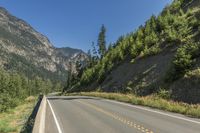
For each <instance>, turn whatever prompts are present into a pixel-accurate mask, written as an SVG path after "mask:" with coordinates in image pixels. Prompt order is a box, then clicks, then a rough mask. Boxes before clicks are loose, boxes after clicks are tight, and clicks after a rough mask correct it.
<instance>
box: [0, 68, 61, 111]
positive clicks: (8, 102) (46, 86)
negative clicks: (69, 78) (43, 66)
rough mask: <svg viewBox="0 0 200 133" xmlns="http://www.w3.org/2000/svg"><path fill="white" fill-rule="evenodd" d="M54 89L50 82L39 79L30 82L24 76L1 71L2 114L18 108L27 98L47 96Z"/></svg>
mask: <svg viewBox="0 0 200 133" xmlns="http://www.w3.org/2000/svg"><path fill="white" fill-rule="evenodd" d="M57 86H58V84H57ZM53 88H54V86H53V84H52V83H51V81H50V80H46V81H45V80H43V79H41V78H39V77H36V78H35V79H32V80H29V79H28V78H26V77H25V76H23V75H20V74H17V73H9V72H6V71H4V70H0V112H3V111H6V110H8V109H9V108H13V107H15V106H17V105H18V104H19V103H20V102H21V101H23V100H24V99H25V98H26V97H27V96H30V95H38V94H40V93H43V94H47V93H49V92H50V91H52V89H53Z"/></svg>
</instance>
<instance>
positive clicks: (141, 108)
mask: <svg viewBox="0 0 200 133" xmlns="http://www.w3.org/2000/svg"><path fill="white" fill-rule="evenodd" d="M104 100H105V101H109V102H113V103H117V104H121V105H126V106H129V107H133V108H137V109H140V110H145V111H149V112H153V113H157V114H161V115H165V116H169V117H172V118H176V119H180V120H184V121H188V122H192V123H196V124H200V122H199V121H194V120H190V119H186V118H182V117H179V116H175V115H171V114H167V113H163V112H159V111H155V110H151V109H147V108H144V107H138V106H136V105H131V104H128V103H122V102H118V101H113V100H107V99H104Z"/></svg>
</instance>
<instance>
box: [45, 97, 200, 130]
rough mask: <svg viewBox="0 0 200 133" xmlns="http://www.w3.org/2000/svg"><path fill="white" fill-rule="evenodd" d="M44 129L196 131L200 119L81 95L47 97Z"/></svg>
mask: <svg viewBox="0 0 200 133" xmlns="http://www.w3.org/2000/svg"><path fill="white" fill-rule="evenodd" d="M45 132H46V133H200V119H193V118H189V117H186V116H183V115H180V114H175V113H170V112H165V111H160V110H156V109H151V108H148V107H142V106H134V105H130V104H126V103H121V102H116V101H111V100H106V99H101V98H93V97H83V96H66V97H64V96H62V97H53V96H51V97H47V109H46V117H45Z"/></svg>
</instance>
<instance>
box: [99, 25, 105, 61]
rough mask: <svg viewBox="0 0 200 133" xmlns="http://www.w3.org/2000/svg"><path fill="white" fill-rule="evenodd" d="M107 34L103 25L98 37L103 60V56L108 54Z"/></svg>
mask: <svg viewBox="0 0 200 133" xmlns="http://www.w3.org/2000/svg"><path fill="white" fill-rule="evenodd" d="M105 34H106V28H105V26H104V25H102V27H101V31H100V33H99V36H98V43H97V45H98V47H99V50H98V52H99V55H100V57H101V59H102V58H103V56H104V55H105V53H106V40H105V39H106V35H105Z"/></svg>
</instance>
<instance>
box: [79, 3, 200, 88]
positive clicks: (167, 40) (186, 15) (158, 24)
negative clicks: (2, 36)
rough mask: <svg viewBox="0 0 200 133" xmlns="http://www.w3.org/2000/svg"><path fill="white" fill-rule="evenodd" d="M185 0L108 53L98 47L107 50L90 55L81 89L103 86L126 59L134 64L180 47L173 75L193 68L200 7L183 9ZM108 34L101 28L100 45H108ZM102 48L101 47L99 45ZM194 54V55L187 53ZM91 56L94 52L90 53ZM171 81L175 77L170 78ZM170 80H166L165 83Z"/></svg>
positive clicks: (169, 8) (171, 6) (166, 10)
mask: <svg viewBox="0 0 200 133" xmlns="http://www.w3.org/2000/svg"><path fill="white" fill-rule="evenodd" d="M185 3H188V1H186V0H175V1H174V2H173V3H172V4H171V5H170V6H166V7H165V8H164V10H163V11H162V12H161V13H160V15H159V16H157V17H156V16H154V15H153V16H151V18H150V19H149V20H148V21H146V23H145V25H142V26H140V27H139V28H138V30H137V31H136V32H132V33H129V34H127V35H124V36H121V37H120V38H119V39H118V40H117V41H116V42H115V43H114V44H110V45H109V48H108V51H106V52H105V51H104V50H105V48H104V47H99V50H98V51H102V50H103V51H104V52H101V53H100V56H98V55H97V54H96V53H97V52H96V48H95V47H93V54H92V56H90V62H89V64H90V65H89V66H90V67H88V68H87V69H86V70H84V71H83V73H82V75H81V78H80V80H79V81H77V84H76V85H78V86H79V89H81V91H88V90H85V89H86V88H87V86H88V85H90V84H91V83H94V82H95V83H99V84H100V83H102V82H103V81H104V79H105V77H106V75H108V74H109V73H110V72H111V70H112V69H113V68H114V67H116V66H117V65H119V64H120V63H121V62H122V61H124V59H126V58H127V57H129V58H131V59H132V60H131V62H132V63H134V62H135V60H136V59H137V58H138V57H140V58H145V57H146V56H151V55H155V54H158V53H160V52H161V51H162V50H163V49H164V48H167V47H172V46H176V47H179V48H178V50H177V53H176V55H175V57H174V61H173V62H172V67H171V70H170V71H172V69H173V75H179V76H178V77H177V78H180V77H181V76H180V75H184V73H185V72H186V71H187V70H188V69H190V68H191V67H192V64H193V62H194V61H195V60H194V58H195V57H197V56H199V47H198V46H199V44H198V43H197V42H198V41H199V39H198V35H200V30H199V29H200V21H199V14H200V10H199V8H194V9H188V10H186V9H183V7H185ZM103 33H105V30H104V27H102V29H101V32H100V34H99V38H98V44H99V43H101V44H105V42H104V41H102V40H101V37H102V38H104V39H105V36H103V35H101V34H103ZM99 46H100V45H99ZM188 51H193V52H188ZM89 53H91V51H89ZM168 77H170V78H171V79H170V80H172V81H174V80H176V79H177V78H175V79H173V77H174V76H172V75H171V76H169V75H168ZM166 81H167V80H166Z"/></svg>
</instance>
